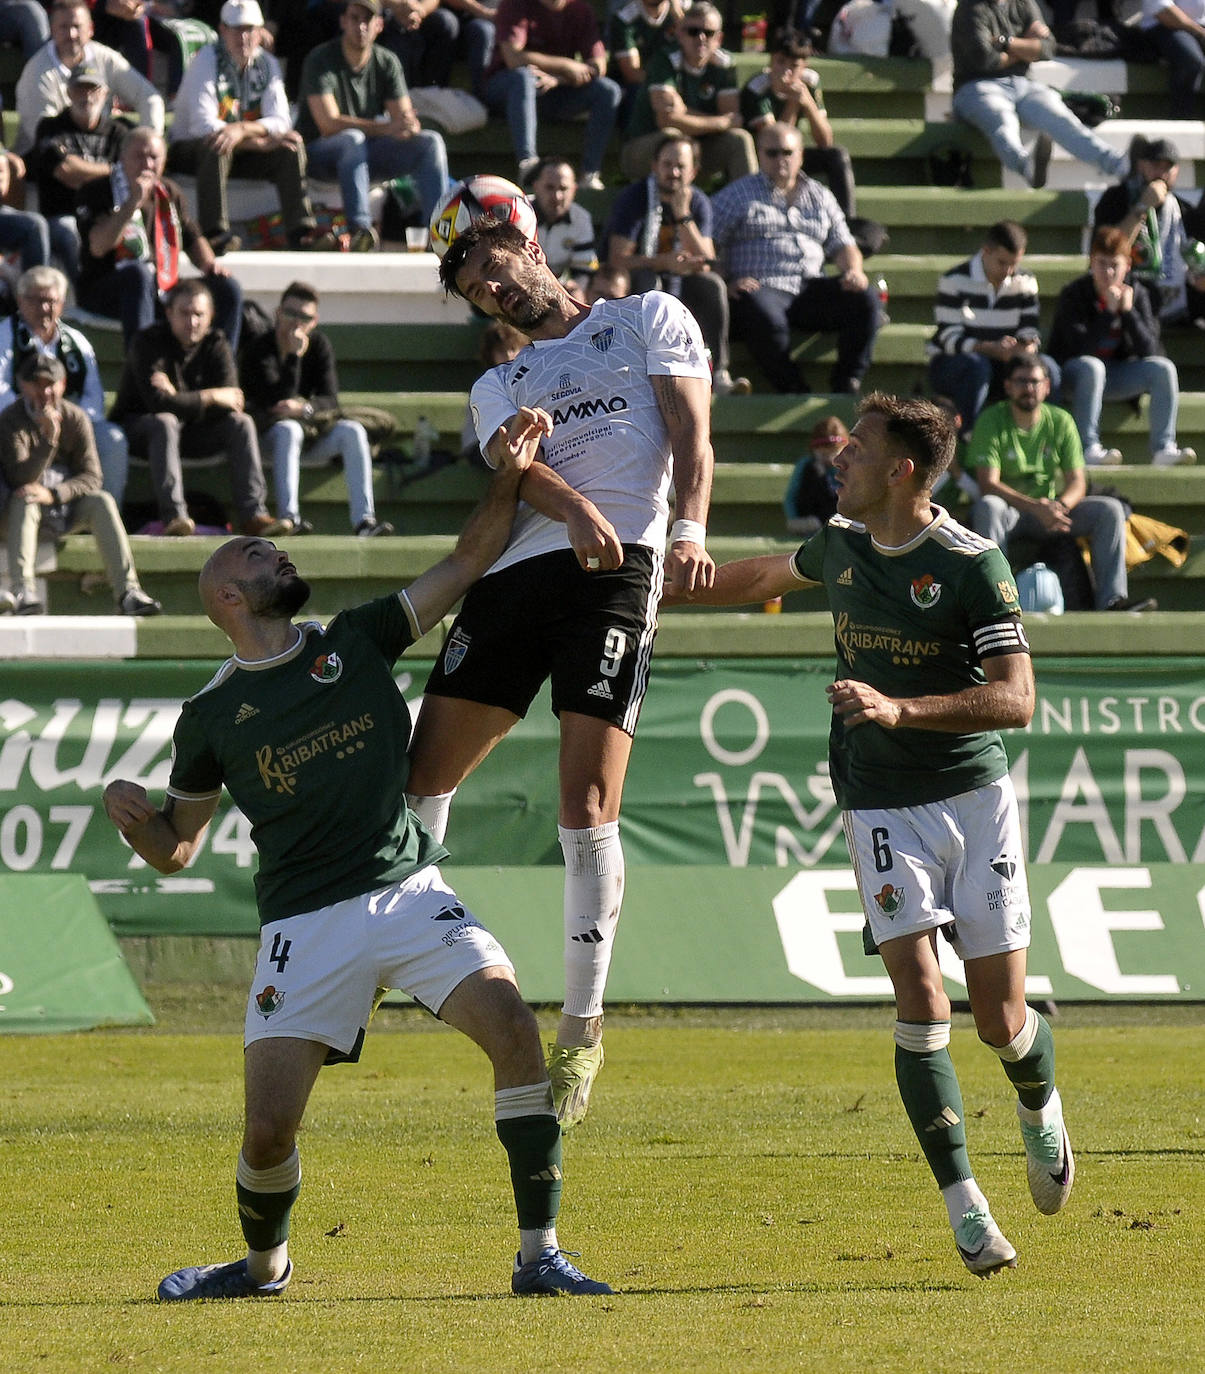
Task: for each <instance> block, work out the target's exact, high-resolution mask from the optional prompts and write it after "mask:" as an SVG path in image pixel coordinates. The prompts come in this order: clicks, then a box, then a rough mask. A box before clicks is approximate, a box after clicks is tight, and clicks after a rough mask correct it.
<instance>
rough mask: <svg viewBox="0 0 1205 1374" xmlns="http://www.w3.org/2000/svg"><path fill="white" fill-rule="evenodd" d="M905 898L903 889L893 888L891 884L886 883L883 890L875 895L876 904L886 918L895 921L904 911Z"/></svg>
mask: <svg viewBox="0 0 1205 1374" xmlns="http://www.w3.org/2000/svg"><path fill="white" fill-rule="evenodd" d="M904 897H905V894H904V889H903V888H902V887H892V886H891V884H890V883H884V884H883V890H882V891H881V892H876V893H875V894H874V904H875V906H877V907H878V909H879V910H880V911H881V912H882V913H883V915H884V916H887V917H890V918H891V920H895V918H896V916H898V915H899V913H900V912H901V911H902V910H903V909H904Z"/></svg>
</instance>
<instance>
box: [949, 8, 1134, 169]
mask: <svg viewBox="0 0 1205 1374" xmlns="http://www.w3.org/2000/svg"><path fill="white" fill-rule="evenodd" d="M950 46H951V48H952V50H953V56H954V113H955V114H956V115H957V116H958V118H959V119H961V120H964V121H965V122H966V123H967V124H973V125H974V126H975V128H976V129H979V130H981V132H982V133H983V135H984V137H985V138H986V139H987V141H988V142H989V143H990V144H991V145H992V151H993V152H994V153H995V154H996V156H997V157H998V158H999V159H1000V161H1001V163H1003V165H1004V166H1005V167H1007V168H1008V169H1009V171H1012V172H1016V173H1017V174H1018V175H1019V176H1022V177H1024V178H1025V180H1026V181H1028V182H1029V184H1030V185H1031V186H1044V185H1045V184H1046V168H1047V166H1048V164H1049V162H1050V145H1051V142H1052V141H1053V142H1054V143H1057V144H1058V145H1059V147H1060V148H1066V149H1067V151H1068V152H1069V153H1070V154H1071V156H1072V157H1074V158H1078V159H1079V161H1080V162H1086V163H1088V164H1089V166H1092V167H1099V168H1100V170H1101V171H1102V172H1104V173H1105V174H1106V175H1108V176H1110V177H1119V176H1124V175H1125V172H1126V170H1127V169H1126V159H1125V157H1124V156H1123V155H1122V154H1121V153H1116V152H1114V151H1113V149H1112V148H1110V147H1109V145H1108V144H1107V143H1104V142H1102V141H1101V140H1100V139H1099V138H1097V137H1096V135H1095V134H1094V133H1092V132H1091V130H1089V129H1088V128H1087V127H1086V126H1085V125H1083V124H1081V123H1080V121H1079V120H1078V119H1076V117H1075V116H1074V115H1073V114H1072V113H1071V111H1070V110H1069V109H1068V108H1067V106H1066V105H1064V104H1063V100H1062V97H1061V96H1060V95H1059V93H1058V92H1057V91H1054V90H1051V88H1050V87H1049V86H1044V85H1042V83H1041V82H1040V81H1031V80H1030V79H1029V76H1028V75H1027V73H1028V71H1029V64H1030V63H1031V62H1038V61H1042V60H1045V59H1047V58H1050V57H1053V56H1054V38H1053V36H1052V35H1051V32H1050V30H1049V29H1048V28H1047V27H1046V24H1045V22H1044V21H1043V19H1042V12H1041V10H1040V9H1039V8H1038V5H1037V0H958V7H957V9H955V11H954V24H953V28H952V30H951V34H950ZM1022 124H1025V125H1027V126H1029V127H1031V128H1034V129H1037V130H1038V131H1039V132H1038V141H1037V143H1036V144H1035V145H1034V147H1033V151H1032V152H1027V151H1026V150H1025V146H1024V144H1022V142H1021V125H1022Z"/></svg>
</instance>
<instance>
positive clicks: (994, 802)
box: [675, 393, 1075, 1277]
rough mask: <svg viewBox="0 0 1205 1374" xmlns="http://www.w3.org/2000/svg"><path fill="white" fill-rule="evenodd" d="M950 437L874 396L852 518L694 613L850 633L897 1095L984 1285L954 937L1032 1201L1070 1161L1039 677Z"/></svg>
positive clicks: (843, 726) (876, 934)
mask: <svg viewBox="0 0 1205 1374" xmlns="http://www.w3.org/2000/svg"><path fill="white" fill-rule="evenodd" d="M954 442H955V434H954V430H953V428H952V426H951V425H950V423H949V421H948V420H947V419H946V417H945V416H944V414H943V413H942V412H941V411H940V410H938V409H937V407H936V406H933V405H931V404H930V403H929V402H927V401H920V400H898V399H896V398H895V397H892V396H885V395H882V394H879V393H876V394H874V395H872V396H868V397H867V398H866V399H865V400H864V401H863V402H862V404H861V406H860V408H859V419H858V423H857V424H856V425H855V426H854V429H853V432H852V433H851V435H850V439H849V443H848V445H847V447H846V448H845V449H844V451H843V452H842V453H841V454H840V455H839V456H838V457H837V459H836V460H835V463H834V468H835V472H836V480H837V482H838V484H839V485H838V496H837V514H836V515H835V516H834V517H833V518H832V520H831V521H830V522H829V523H828V525H826V526H825V527H824V528H823V529H821V530H820V531H819V532H818V533H817V534H816V535H814V536H813V537H812V538H811V539H810V540H809V541H808V542H807V543H806V544H804V545H803V546H802V547H801V548H800V549H799V550H798V551H797V552H796V553H794V554H793V555H790V556H785V555H773V554H772V555H767V556H765V557H761V558H749V559H744V560H741V561H739V562H735V563H728V564H725V565H723V566H721V567H719V568H717V570H716V576H715V583H714V586H713V587H711V588H700V589H697V590H696V591H695V593H694V594H693V595H691V596H689V597H683V596H680V597H677V598H675V599H677V600H689V601H691V602H696V603H706V604H711V605H735V604H740V603H745V602H754V603H756V602H764V601H768V600H769V599H770V598H772V597H775V596H781V595H782V594H783V593H785V592H789V591H794V590H798V589H799V588H801V587H806V586H823V587H824V589H825V591H826V592H827V594H828V599H829V607H830V610H831V612H832V616H833V623H834V627H835V631H836V636H835V637H836V650H837V661H838V677H837V681H835V682H833V683H832V684H831V685H830V686H829V688H828V698H829V701H830V702H831V704H832V709H833V719H832V729H831V733H830V737H829V761H830V772H831V776H832V781H833V787H834V789H835V791H836V796H837V801H838V803H839V804H840V806H841V808H842V810H843V812H844V820H845V833H846V839H847V841H848V844H849V852H850V857H851V859H852V861H853V866H854V870H855V874H856V877H857V881H858V888H859V892H860V894H861V898H862V905H863V908H864V910H865V912H866V918H867V926H868V944H870V945H871V948H872V951H873V948H874V947H875V946H877V949H878V953H879V954H880V955H881V956H882V959H883V962H884V964H885V965H886V967H887V972H888V974H889V975H890V977H891V982H892V986H893V988H894V990H895V1002H896V1016H897V1020H896V1023H895V1046H896V1048H895V1069H896V1081H897V1083H898V1085H899V1090H900V1096H901V1098H902V1099H903V1102H904V1107H905V1109H906V1111H907V1113H908V1118H909V1120H910V1122H911V1123H912V1127H913V1129H914V1131H915V1132H916V1136H917V1139H918V1140H919V1141H920V1145H921V1149H922V1150H923V1151H924V1154H925V1158H926V1159H927V1161H928V1163H929V1167H930V1169H931V1170H932V1172H933V1176H934V1178H935V1179H936V1181H937V1184H938V1187H939V1188H940V1189H941V1193H942V1196H943V1198H944V1200H945V1203H946V1208H947V1211H948V1214H949V1218H950V1225H951V1227H952V1228H953V1231H954V1239H955V1243H956V1245H957V1247H958V1252H959V1254H960V1255H961V1257H962V1260H963V1262H964V1264H965V1265H966V1267H967V1268H968V1269H969V1270H970V1271H971V1273H973V1274H976V1275H979V1276H981V1277H988V1276H990V1275H992V1274H995V1273H998V1272H999V1271H1001V1270H1002V1269H1005V1268H1011V1267H1012V1266H1014V1265H1015V1264H1016V1260H1017V1256H1016V1251H1015V1250H1014V1248H1013V1246H1012V1245H1011V1244H1010V1243H1009V1241H1008V1240H1007V1239H1006V1238H1005V1236H1004V1235H1003V1233H1002V1232H1001V1230H1000V1228H999V1227H998V1226H997V1225H996V1223H995V1221H994V1220H993V1218H992V1214H991V1211H990V1209H989V1207H988V1203H987V1199H986V1198H985V1197H984V1195H983V1193H982V1191H981V1190H980V1188H979V1187H978V1185H977V1184H976V1182H975V1178H974V1174H973V1173H972V1170H971V1164H970V1159H969V1158H968V1155H967V1147H966V1132H965V1129H964V1125H963V1105H962V1097H961V1093H960V1091H959V1087H958V1078H957V1076H956V1074H955V1072H954V1065H953V1063H952V1061H951V1059H950V1053H949V1042H950V1002H949V999H948V998H947V996H946V993H945V991H944V988H943V983H942V974H941V969H940V966H939V962H938V952H937V935H938V931H939V930H940V931H941V932H942V934H943V935H944V936H946V937H948V938H949V939H950V940H951V943H952V944H953V945H954V948H955V950H956V951H957V952H958V954H959V955H960V956H961V957H962V959H963V960H964V965H965V974H966V985H967V993H968V996H969V998H970V1003H971V1011H972V1013H973V1015H974V1018H975V1026H976V1028H977V1030H978V1032H979V1036H980V1038H981V1039H982V1040H983V1041H984V1042H985V1044H987V1045H988V1046H989V1047H990V1048H991V1049H992V1050H993V1051H994V1052H995V1053H996V1054H997V1055H999V1057H1000V1060H1001V1063H1002V1065H1003V1067H1004V1072H1005V1073H1006V1074H1007V1075H1008V1077H1009V1079H1010V1080H1011V1081H1012V1083H1013V1084H1014V1086H1015V1087H1016V1089H1017V1096H1018V1103H1017V1115H1018V1117H1019V1118H1020V1123H1021V1136H1022V1139H1023V1142H1024V1146H1025V1155H1026V1172H1027V1176H1028V1181H1029V1188H1030V1193H1031V1195H1032V1197H1033V1201H1034V1204H1035V1205H1036V1206H1037V1208H1038V1210H1039V1211H1041V1212H1044V1213H1047V1214H1051V1213H1054V1212H1057V1211H1058V1210H1059V1209H1060V1208H1061V1207H1062V1206H1063V1204H1064V1203H1065V1202H1066V1200H1067V1197H1068V1195H1069V1194H1070V1192H1071V1185H1072V1181H1073V1179H1074V1175H1075V1164H1074V1160H1073V1157H1072V1153H1071V1145H1070V1141H1069V1140H1068V1137H1067V1131H1066V1127H1065V1126H1064V1124H1063V1114H1062V1104H1061V1102H1060V1099H1059V1094H1058V1092H1057V1090H1056V1089H1055V1086H1054V1040H1053V1037H1052V1035H1051V1033H1050V1027H1049V1026H1048V1025H1047V1023H1046V1021H1045V1020H1044V1019H1043V1018H1042V1017H1041V1016H1040V1015H1039V1014H1038V1012H1037V1011H1035V1010H1034V1009H1033V1008H1032V1007H1030V1006H1028V1005H1027V1004H1026V1001H1025V960H1026V949H1027V947H1028V944H1029V925H1030V909H1029V893H1028V885H1027V881H1026V876H1025V866H1024V861H1023V857H1022V837H1021V828H1020V823H1019V819H1018V813H1017V803H1016V797H1015V795H1014V793H1013V789H1012V784H1011V781H1010V779H1009V775H1008V761H1007V758H1006V756H1005V753H1004V747H1003V745H1002V743H1001V740H1000V736H999V733H998V732H999V731H1000V730H1002V729H1007V728H1020V727H1023V726H1025V725H1027V724H1028V722H1029V720H1030V717H1031V716H1032V714H1033V709H1034V679H1033V667H1032V664H1031V661H1030V657H1029V644H1028V642H1027V640H1026V638H1025V632H1024V630H1023V629H1022V627H1021V613H1020V608H1019V606H1018V602H1017V589H1016V585H1015V583H1014V582H1013V577H1012V573H1011V571H1010V570H1009V565H1008V562H1007V561H1006V559H1005V558H1004V555H1003V554H1002V553H1001V552H1000V550H999V549H998V548H997V547H996V545H995V544H992V543H991V542H990V541H989V540H986V539H983V538H981V537H980V536H979V535H976V534H974V533H972V532H971V531H970V530H968V529H965V528H964V527H963V526H961V525H959V524H958V523H957V522H956V521H955V520H953V519H951V517H950V515H949V513H948V512H947V511H945V510H943V509H942V508H941V507H940V506H937V505H934V504H933V502H932V500H931V494H932V487H933V483H934V482H935V481H936V480H937V478H938V477H939V476H940V475H941V474H942V473H943V472H944V471H945V470H946V468H947V466H948V465H949V463H950V460H951V458H952V457H953V453H954Z"/></svg>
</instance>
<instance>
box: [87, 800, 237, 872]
mask: <svg viewBox="0 0 1205 1374" xmlns="http://www.w3.org/2000/svg"><path fill="white" fill-rule="evenodd" d="M102 800H103V802H104V807H105V814H106V815H107V816H108V817H109V819H110V820H111V821H112V822H113V824H114V825H115V826H116V827H117V828H118V830H120V831H121V833H122V835H123V836H124V837H125V839H126V840H127V841H128V842H129V845H130V848H131V849H133V850H134V852H135V853H136V854H139V855H141V856H142V858H144V859H145V860H146V861H147V863H148V864H150V866H151V867H152V868H154V869H156V870H157V871H158V872H160V873H179V871H180V870H181V869H182V868H187V866H188V864H189V863H190V862H191V860H192V857H193V855H194V854H195V853H196V852H197V848H198V847H199V845H200V843H201V840H202V839H203V838H204V835H205V831H206V830H207V829H208V828H209V822H210V821H211V820H212V819H213V813H214V812H215V811H216V810H217V806H218V794H215V795H214V796H212V797H201V798H199V799H197V800H188V801H184V800H181V799H180V798H179V797H171V796H169V797H166V798H165V799H164V802H163V806H162V807H156V806H153V805H152V804H151V799H150V797H149V796H148V795H147V791H146V788H145V787H142V786H141V785H140V784H139V783H136V782H128V781H127V780H126V779H125V778H116V779H114V781H113V782H111V783H110V784H109V785H108V787H106V788H105V791H104V796H103V798H102Z"/></svg>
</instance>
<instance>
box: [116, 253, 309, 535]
mask: <svg viewBox="0 0 1205 1374" xmlns="http://www.w3.org/2000/svg"><path fill="white" fill-rule="evenodd" d="M166 316H167V318H166V320H163V321H159V322H157V323H155V324H150V325H148V326H147V327H146V328H145V329H143V330H141V331H140V332H139V333H138V334H137V335H136V337H135V338H134V341H133V343H132V345H131V347H130V350H129V352H128V354H127V355H126V361H125V367H124V369H123V370H122V374H121V384H120V386H119V387H118V391H117V400H116V401H115V402H114V404H113V412H112V414H113V419H114V420H116V421H117V422H118V423H119V424H122V425H124V427H125V431H126V434H127V435H128V436H129V441H130V452H131V453H134V454H136V455H137V456H138V457H140V458H146V459H147V460H148V462H149V463H150V468H151V484H152V486H153V488H154V492H155V502H156V505H157V506H158V509H159V518H160V520H161V521H162V522H163V533H164V534H166V535H173V536H174V535H189V534H193V533H195V531H196V525H195V524H194V522H193V520H192V518H191V517H190V516H189V514H188V506H187V504H186V502H185V499H184V471H183V468H182V467H181V458H182V457H187V458H202V457H209V456H210V455H212V454H215V453H222V454H224V455H225V457H226V461H227V463H228V464H229V466H230V480H231V488H232V494H233V497H234V506H235V513H236V519H235V526H236V528H237V530H238V532H239V533H240V534H257V535H264V536H266V537H270V536H271V535H274V534H278V533H280V532H281V531H282V530H283V529H284V526H283V524H282V523H281V522H280V521H279V520H273V519H272V517H271V516H270V515H269V514H268V512H267V509H266V505H265V502H266V498H267V489H266V487H265V485H264V473H263V468H262V466H261V464H260V456H259V441H258V439H257V437H256V432H255V422H254V420H252V418H251V417H250V415H248V414H247V413H246V407H245V403H244V398H243V393H242V391H241V389H240V388H239V385H238V373H237V370H236V368H235V364H234V352H233V350H232V349H231V347H230V344H229V342H228V341H227V338H226V336H225V334H223V332H222V331H221V330H220V329H215V328H213V297H212V296H211V295H210V293H209V288H208V287H207V286H206V285H205V283H204V282H201V281H198V280H197V279H196V278H195V277H190V278H187V279H186V280H184V281H181V282H177V283H176V285H175V286H173V287H172V289H171V290H170V291H169V292H168V297H167V307H166Z"/></svg>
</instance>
